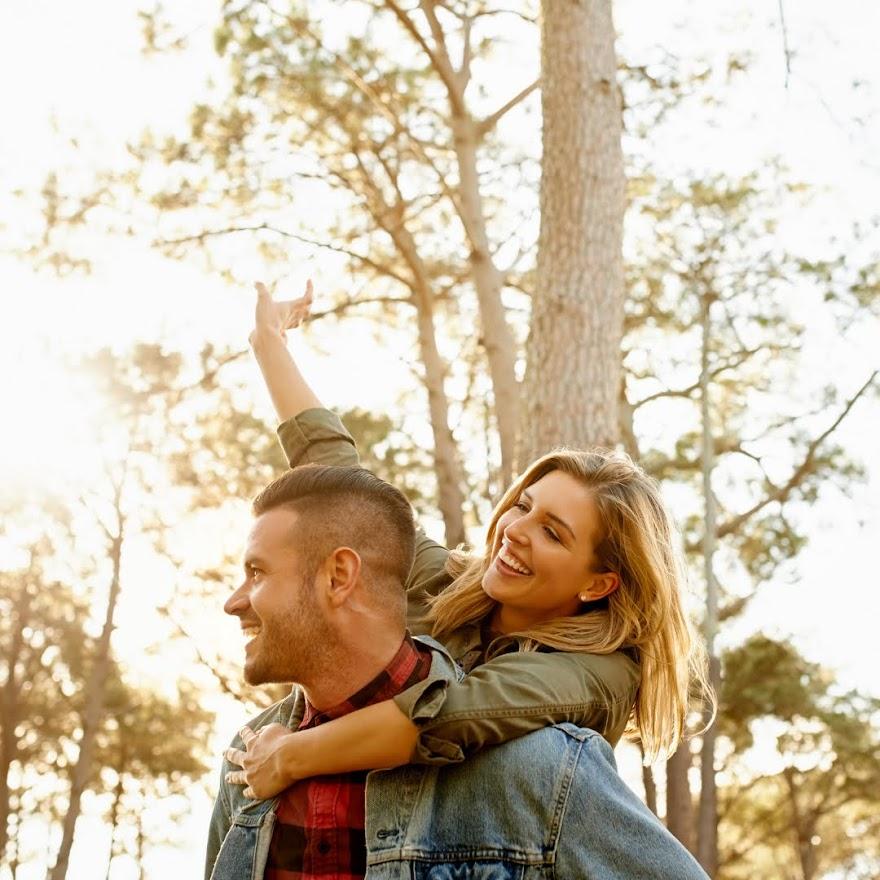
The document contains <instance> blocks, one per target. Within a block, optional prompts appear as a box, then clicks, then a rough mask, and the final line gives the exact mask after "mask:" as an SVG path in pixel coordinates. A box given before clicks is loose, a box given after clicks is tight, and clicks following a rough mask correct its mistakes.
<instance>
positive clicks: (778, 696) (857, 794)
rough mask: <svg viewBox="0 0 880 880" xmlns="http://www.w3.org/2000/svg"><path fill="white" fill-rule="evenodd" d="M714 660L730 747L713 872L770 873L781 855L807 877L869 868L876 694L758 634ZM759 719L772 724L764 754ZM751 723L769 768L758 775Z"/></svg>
mask: <svg viewBox="0 0 880 880" xmlns="http://www.w3.org/2000/svg"><path fill="white" fill-rule="evenodd" d="M723 662H724V687H723V691H722V694H721V707H720V709H721V714H720V724H721V731H722V733H723V734H724V736H726V737H727V738H728V739H729V740H730V742H731V743H732V744H733V746H734V752H733V753H732V754H731V755H730V757H729V758H728V761H727V765H726V767H725V769H724V773H725V775H726V776H727V777H728V779H729V784H728V785H727V786H725V787H724V789H723V790H722V800H721V816H722V824H721V845H722V865H723V869H722V872H721V875H720V877H721V878H722V880H734V878H740V877H748V876H755V873H756V872H757V873H759V874H760V875H761V876H771V874H770V873H769V872H770V871H771V870H776V871H779V870H780V866H781V865H783V864H789V865H797V869H792V870H797V876H803V877H806V878H810V877H819V876H823V875H824V874H825V873H826V872H830V871H838V872H839V871H850V872H852V874H851V876H854V877H866V878H867V877H869V876H875V875H876V871H877V870H878V868H880V846H878V838H877V836H876V832H877V830H878V829H877V820H876V816H877V813H878V807H880V723H878V719H880V700H878V699H875V698H870V697H866V696H863V695H860V694H858V693H855V692H844V693H841V692H840V690H839V689H838V688H837V687H836V685H835V682H834V678H833V676H831V675H830V674H829V672H828V671H827V670H824V669H822V668H821V667H820V666H819V665H818V664H815V663H811V662H809V661H807V660H805V659H804V658H803V657H802V656H801V655H800V654H799V653H798V651H797V650H796V649H794V648H793V647H792V646H791V645H790V644H786V643H783V642H779V641H776V640H773V639H771V638H769V637H767V636H764V635H761V634H758V635H755V636H752V637H751V638H750V639H748V640H747V641H746V642H745V643H744V644H743V645H741V646H739V647H737V648H735V649H732V650H730V651H728V652H726V653H725V655H724V658H723ZM768 723H770V724H773V725H775V727H774V728H773V729H775V730H776V734H775V754H774V755H773V757H772V759H770V758H769V757H768V755H767V754H766V752H767V745H768V740H769V741H772V737H773V735H772V734H770V733H769V732H768V730H769V728H768ZM756 724H762V725H763V729H762V737H761V746H760V747H761V751H762V753H763V755H762V758H761V763H762V764H764V765H767V764H768V763H769V764H771V765H772V766H773V767H774V769H772V770H770V771H769V772H766V773H764V774H763V775H756V774H755V772H754V771H753V770H750V765H749V763H748V757H747V756H746V755H745V752H746V750H748V749H749V748H751V747H752V746H753V745H756V741H755V738H754V728H755V725H756ZM872 871H873V872H875V873H874V874H872V873H871V872H872ZM772 876H782V875H781V874H772ZM847 876H850V874H847Z"/></svg>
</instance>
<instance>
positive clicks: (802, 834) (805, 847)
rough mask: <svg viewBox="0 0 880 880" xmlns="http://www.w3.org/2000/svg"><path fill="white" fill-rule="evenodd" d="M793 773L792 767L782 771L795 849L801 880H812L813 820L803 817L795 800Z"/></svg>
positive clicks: (814, 870)
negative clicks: (789, 808) (789, 805)
mask: <svg viewBox="0 0 880 880" xmlns="http://www.w3.org/2000/svg"><path fill="white" fill-rule="evenodd" d="M794 773H795V771H794V769H793V768H792V767H786V769H785V770H784V771H783V776H784V777H785V782H786V787H787V788H788V799H789V801H790V803H791V818H792V825H793V826H794V833H795V849H796V850H797V857H798V864H799V866H800V869H801V878H802V880H813V878H814V877H815V876H816V871H817V869H818V864H817V861H816V848H815V846H813V835H814V834H815V833H816V827H815V818H814V817H813V816H810V815H807V816H805V815H804V813H803V811H802V810H801V807H800V803H799V802H798V798H797V785H796V783H795V781H794Z"/></svg>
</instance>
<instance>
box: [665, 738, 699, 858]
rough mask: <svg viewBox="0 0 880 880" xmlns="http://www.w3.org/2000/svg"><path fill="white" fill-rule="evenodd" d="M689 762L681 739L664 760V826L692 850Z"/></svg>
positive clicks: (692, 811) (686, 745) (686, 748)
mask: <svg viewBox="0 0 880 880" xmlns="http://www.w3.org/2000/svg"><path fill="white" fill-rule="evenodd" d="M691 762H692V756H691V750H690V748H689V746H688V744H687V743H686V742H685V741H684V740H682V741H681V742H680V743H679V744H678V748H677V749H676V750H675V752H674V753H673V754H672V756H671V757H670V758H669V760H667V762H666V827H667V828H668V829H669V832H670V833H671V834H674V835H675V836H676V837H677V838H678V839H679V840H680V841H681V842H682V844H683V845H684V846H686V847H687V848H688V849H689V850H691V852H693V849H694V833H693V826H694V815H693V813H694V810H693V801H692V799H691V787H690V783H689V782H688V771H689V770H690V769H691Z"/></svg>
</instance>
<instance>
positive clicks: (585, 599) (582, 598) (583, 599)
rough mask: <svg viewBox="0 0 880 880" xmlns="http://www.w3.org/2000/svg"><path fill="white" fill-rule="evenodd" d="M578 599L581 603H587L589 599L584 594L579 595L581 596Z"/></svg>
mask: <svg viewBox="0 0 880 880" xmlns="http://www.w3.org/2000/svg"><path fill="white" fill-rule="evenodd" d="M578 599H580V600H581V602H588V601H589V597H588V596H587V594H586V593H581V594H580V595H579V596H578Z"/></svg>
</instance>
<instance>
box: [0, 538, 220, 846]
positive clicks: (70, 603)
mask: <svg viewBox="0 0 880 880" xmlns="http://www.w3.org/2000/svg"><path fill="white" fill-rule="evenodd" d="M27 551H28V555H29V562H28V564H27V566H26V567H25V568H21V569H17V570H10V571H3V572H0V646H2V647H0V743H2V748H0V774H2V780H3V782H4V784H3V785H0V791H2V792H4V793H5V794H4V796H3V798H0V801H2V802H0V821H2V822H3V824H4V827H5V825H6V822H7V819H8V817H9V815H10V810H11V811H12V812H13V813H14V814H15V818H16V822H17V823H18V824H20V823H21V822H22V820H23V819H24V818H26V816H27V814H28V812H29V811H30V810H34V811H35V812H36V813H38V814H39V815H41V816H43V817H44V818H45V819H47V820H49V821H53V820H57V819H58V818H59V817H60V815H62V811H63V810H64V809H65V806H64V803H63V799H62V800H57V801H56V800H55V799H54V798H52V797H47V796H46V795H45V794H43V795H41V796H40V797H39V798H36V799H35V798H33V797H30V796H29V789H30V787H31V786H35V785H39V786H40V788H41V789H42V790H44V791H45V790H46V784H47V781H48V780H50V779H55V780H56V789H57V790H60V791H63V790H64V789H65V786H66V783H67V779H68V776H69V774H70V773H71V772H72V768H73V756H75V754H76V751H77V743H78V740H79V737H80V735H81V732H82V724H83V714H84V711H85V706H86V700H87V697H88V694H87V693H86V686H87V684H88V682H89V674H90V670H91V668H92V665H93V663H94V658H95V652H96V647H97V640H96V638H95V637H94V635H93V633H92V632H91V631H90V623H89V618H90V610H89V603H88V601H87V599H86V598H84V597H83V596H82V595H79V594H78V593H77V592H76V591H75V590H74V589H73V588H72V587H71V586H70V585H69V584H67V583H65V582H63V581H61V580H57V579H55V578H53V576H52V575H51V574H50V571H51V569H52V568H55V567H57V561H56V560H54V559H53V552H52V549H51V547H50V546H49V545H48V543H47V542H40V543H37V544H35V545H33V546H31V547H29V548H27ZM212 720H213V716H212V715H211V713H209V712H206V711H205V710H204V709H203V708H202V707H201V706H200V705H199V702H198V695H197V694H195V693H194V692H193V691H192V690H191V689H187V688H181V690H180V692H179V695H178V698H177V699H176V700H169V699H167V698H166V697H164V696H162V695H160V694H159V693H158V692H156V691H153V690H150V689H148V688H144V687H134V686H133V685H130V684H129V683H128V682H127V681H126V678H125V675H124V672H123V670H122V669H121V668H120V666H119V664H118V663H117V662H115V661H112V660H111V664H110V669H109V674H108V679H107V682H106V701H105V714H104V718H103V721H102V724H101V727H100V729H99V731H98V734H97V752H96V759H95V763H94V765H93V768H92V772H91V782H90V787H91V788H92V789H93V790H94V791H96V792H98V793H100V792H105V791H110V790H111V789H112V787H113V785H114V784H115V782H116V780H118V778H119V777H120V776H122V775H127V776H130V777H131V778H132V780H134V784H135V785H143V786H147V785H155V784H156V783H157V782H159V781H162V782H163V783H164V786H165V789H164V790H165V792H166V793H170V792H172V791H174V790H178V791H179V790H181V786H182V785H183V784H184V783H186V782H187V781H190V780H192V779H194V778H196V777H198V776H200V775H201V774H202V773H203V772H204V770H205V766H204V748H205V743H206V741H207V737H208V732H209V730H210V725H211V723H212ZM10 788H11V789H12V792H11V796H10ZM19 855H21V853H20V852H19Z"/></svg>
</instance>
